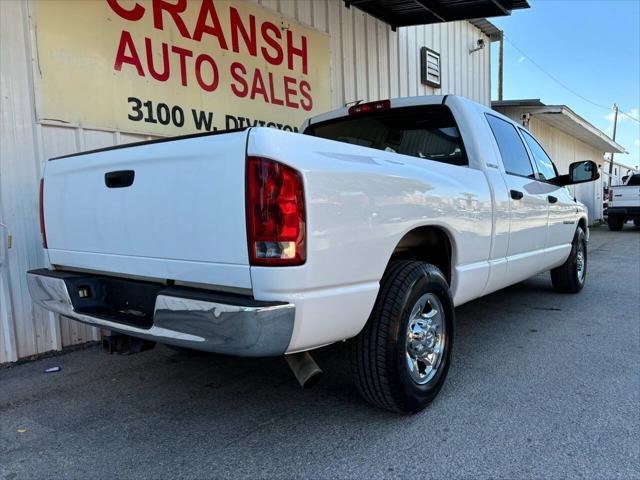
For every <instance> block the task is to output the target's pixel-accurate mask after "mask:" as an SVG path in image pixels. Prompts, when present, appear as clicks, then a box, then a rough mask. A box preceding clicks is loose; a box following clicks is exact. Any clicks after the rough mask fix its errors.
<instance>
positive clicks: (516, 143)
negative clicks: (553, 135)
mask: <svg viewBox="0 0 640 480" xmlns="http://www.w3.org/2000/svg"><path fill="white" fill-rule="evenodd" d="M487 121H488V122H489V126H490V127H491V131H492V132H493V136H494V137H495V139H496V142H497V143H498V149H499V150H500V156H501V157H502V163H503V165H504V169H505V171H506V172H507V173H511V174H513V175H520V176H522V177H530V178H535V175H534V174H533V166H532V165H531V161H530V160H529V154H528V153H527V150H526V149H525V148H524V144H523V143H522V139H521V138H520V135H518V131H517V130H516V129H515V127H514V126H513V125H511V123H509V122H507V121H505V120H502V119H501V118H498V117H495V116H493V115H487Z"/></svg>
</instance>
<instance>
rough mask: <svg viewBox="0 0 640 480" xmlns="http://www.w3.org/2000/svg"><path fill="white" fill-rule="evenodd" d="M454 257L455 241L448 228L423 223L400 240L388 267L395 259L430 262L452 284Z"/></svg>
mask: <svg viewBox="0 0 640 480" xmlns="http://www.w3.org/2000/svg"><path fill="white" fill-rule="evenodd" d="M454 257H455V243H454V241H453V237H452V235H451V233H450V232H449V231H448V230H447V229H446V228H444V227H442V226H440V225H421V226H418V227H414V228H413V229H411V230H409V231H408V232H406V233H405V234H404V235H403V236H402V238H401V239H400V240H399V241H398V243H397V244H396V246H395V248H394V249H393V251H392V253H391V256H390V257H389V260H388V262H387V268H388V266H389V264H390V263H391V262H393V261H395V260H419V261H422V262H428V263H431V264H433V265H435V266H436V267H438V268H439V269H440V271H442V273H443V274H444V276H445V278H446V280H447V283H449V285H451V284H452V280H453V273H454V268H453V259H454ZM385 271H386V268H385Z"/></svg>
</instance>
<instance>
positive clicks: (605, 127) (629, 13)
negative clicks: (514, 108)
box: [489, 0, 640, 166]
mask: <svg viewBox="0 0 640 480" xmlns="http://www.w3.org/2000/svg"><path fill="white" fill-rule="evenodd" d="M529 5H531V8H530V9H526V10H514V11H513V12H512V13H511V16H509V17H500V18H491V19H489V20H490V21H491V22H492V23H493V24H495V25H496V26H497V27H498V28H500V29H501V30H503V31H504V33H505V36H506V37H507V40H506V41H505V44H504V95H503V97H504V99H505V100H513V99H528V98H539V99H541V100H542V102H543V103H546V104H547V105H554V104H555V105H557V104H563V105H567V106H568V107H569V108H571V109H572V110H573V111H574V112H576V113H577V114H578V115H580V116H582V117H583V118H585V119H586V120H587V121H589V122H590V123H592V124H593V125H595V126H596V127H598V128H599V129H601V130H602V131H603V132H605V133H606V134H607V135H609V136H612V134H613V114H612V110H611V107H612V105H613V103H614V102H615V103H616V104H617V105H618V107H619V108H620V110H621V111H625V112H627V113H629V114H630V115H631V116H633V117H635V119H640V116H639V111H640V0H584V1H583V0H529ZM514 45H515V46H516V47H517V48H519V49H520V50H521V51H518V49H517V48H516V47H514ZM497 54H498V43H497V42H496V43H494V44H493V45H492V60H491V66H492V98H493V99H497V98H498V87H497V85H498V56H497ZM530 59H532V60H533V62H532V61H531V60H530ZM534 62H535V63H534ZM535 64H538V65H539V66H540V67H542V68H543V69H544V70H545V71H546V72H548V73H549V74H551V75H552V76H553V77H555V78H556V79H557V80H559V81H560V82H561V83H562V84H564V85H565V86H567V87H569V89H571V90H572V91H573V92H575V93H572V92H570V91H568V90H567V89H566V88H564V87H563V86H561V85H560V84H559V83H558V82H556V81H554V80H552V79H551V78H549V76H547V75H546V74H545V73H544V72H543V71H541V70H540V69H539V68H538V67H536V66H535ZM576 93H577V94H578V95H576ZM580 96H582V97H584V98H586V99H587V100H585V99H583V98H580ZM590 102H592V103H590ZM593 103H595V104H598V105H599V106H596V105H594V104H593ZM616 141H617V142H618V143H619V144H620V145H622V146H623V147H624V148H625V149H626V150H627V151H628V152H629V153H628V154H616V155H615V160H616V162H620V163H624V164H626V165H631V166H638V165H639V164H640V123H638V122H637V121H633V120H631V119H629V118H628V117H626V116H624V115H621V114H619V115H618V128H617V133H616ZM590 160H595V159H590Z"/></svg>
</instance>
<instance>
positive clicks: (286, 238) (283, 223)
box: [246, 157, 306, 266]
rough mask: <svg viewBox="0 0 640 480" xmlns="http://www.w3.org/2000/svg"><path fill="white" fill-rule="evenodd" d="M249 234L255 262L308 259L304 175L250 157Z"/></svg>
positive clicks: (286, 262) (287, 262) (285, 262)
mask: <svg viewBox="0 0 640 480" xmlns="http://www.w3.org/2000/svg"><path fill="white" fill-rule="evenodd" d="M246 195H247V200H246V202H247V205H246V207H247V236H248V242H249V260H250V263H251V265H270V266H274V265H301V264H303V263H304V261H305V259H306V245H305V236H306V235H305V227H306V225H305V211H304V192H303V185H302V176H301V175H300V172H298V171H296V170H294V169H293V168H291V167H288V166H287V165H283V164H282V163H279V162H276V161H275V160H270V159H268V158H260V157H249V158H247V192H246Z"/></svg>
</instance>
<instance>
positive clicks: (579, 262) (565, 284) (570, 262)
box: [551, 227, 587, 293]
mask: <svg viewBox="0 0 640 480" xmlns="http://www.w3.org/2000/svg"><path fill="white" fill-rule="evenodd" d="M586 279H587V238H586V235H585V234H584V230H582V228H580V227H578V228H577V229H576V233H575V235H574V237H573V242H572V243H571V253H570V254H569V258H567V261H566V262H564V263H563V264H562V265H560V266H559V267H557V268H554V269H553V270H551V283H553V286H554V288H555V289H556V290H557V291H559V292H562V293H578V292H579V291H580V290H582V287H584V283H585V281H586Z"/></svg>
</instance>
